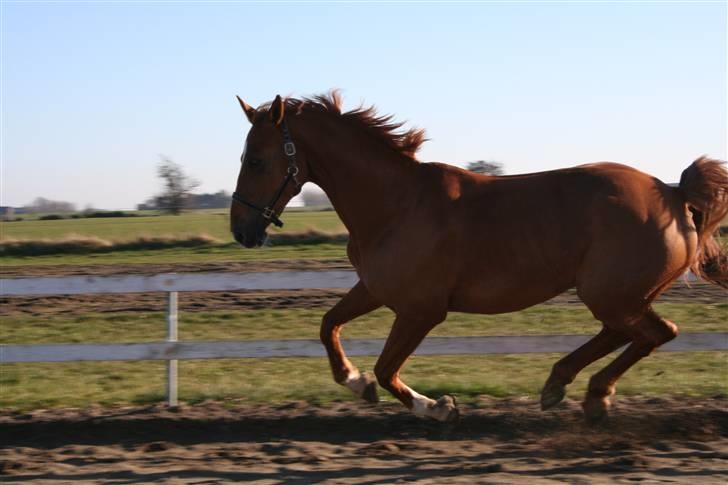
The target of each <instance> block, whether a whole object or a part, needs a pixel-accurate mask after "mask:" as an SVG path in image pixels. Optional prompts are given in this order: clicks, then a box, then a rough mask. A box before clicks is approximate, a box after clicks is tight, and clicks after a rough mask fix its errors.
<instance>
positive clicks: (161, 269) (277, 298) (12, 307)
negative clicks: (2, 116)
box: [0, 260, 728, 316]
mask: <svg viewBox="0 0 728 485" xmlns="http://www.w3.org/2000/svg"><path fill="white" fill-rule="evenodd" d="M326 269H328V270H331V269H351V266H350V265H349V263H348V262H347V261H346V260H322V261H319V260H294V261H263V262H242V263H209V264H163V265H149V264H128V265H108V266H107V265H94V266H75V265H63V266H30V267H21V266H5V267H0V275H2V276H3V277H22V276H26V277H30V276H40V275H45V276H62V275H80V274H84V275H90V274H96V275H112V274H157V273H170V272H177V273H189V272H231V271H232V272H253V271H293V270H326ZM345 293H346V290H318V289H317V290H276V291H235V292H211V293H204V292H185V294H184V297H183V298H180V309H181V310H183V311H188V312H194V311H213V310H242V309H284V308H325V307H331V306H333V305H334V304H335V303H336V302H337V301H338V300H339V299H340V298H341V297H342V296H343V295H344V294H345ZM727 301H728V291H726V290H724V289H722V288H719V287H717V286H715V285H711V284H708V283H705V282H702V281H698V282H692V283H690V284H688V283H686V282H685V281H682V280H678V281H677V282H676V283H675V284H674V285H673V286H672V287H671V288H670V289H668V290H667V291H666V292H665V293H664V294H663V295H662V296H661V297H660V298H659V300H658V302H672V303H697V304H701V303H702V304H707V303H725V302H727ZM547 303H551V304H559V305H571V304H576V305H580V304H581V301H580V300H579V297H578V296H577V295H576V292H575V291H573V290H570V291H567V292H566V293H564V294H562V295H559V296H558V297H556V298H554V299H552V300H550V301H549V302H547ZM165 305H166V297H165V295H164V294H162V293H147V294H128V295H123V294H120V295H69V296H49V297H15V298H4V297H0V315H5V316H9V315H13V314H34V315H41V314H70V313H87V312H99V313H106V312H122V311H163V310H164V309H165Z"/></svg>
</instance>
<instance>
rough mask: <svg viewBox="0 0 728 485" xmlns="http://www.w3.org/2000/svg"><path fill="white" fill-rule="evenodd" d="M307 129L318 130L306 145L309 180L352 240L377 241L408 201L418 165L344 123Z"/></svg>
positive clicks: (332, 122)
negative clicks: (374, 238) (330, 205)
mask: <svg viewBox="0 0 728 485" xmlns="http://www.w3.org/2000/svg"><path fill="white" fill-rule="evenodd" d="M321 118H324V116H321ZM327 118H328V117H327ZM307 126H311V127H316V128H314V129H313V131H312V132H311V133H309V135H308V136H306V140H305V141H306V145H307V147H306V148H307V150H306V153H307V159H308V168H309V172H310V173H309V179H310V180H311V182H313V183H315V184H316V185H318V186H319V187H321V188H322V189H323V191H324V192H326V195H327V196H328V197H329V199H330V200H331V203H332V204H333V206H334V209H335V210H336V212H337V213H338V215H339V217H340V218H341V220H342V222H343V223H344V225H345V226H346V228H347V229H348V231H349V233H350V234H351V236H352V237H355V238H357V239H360V240H361V239H363V238H367V237H376V236H377V234H378V233H379V232H380V231H381V230H385V229H386V227H387V226H388V225H389V224H390V223H391V222H394V221H395V219H396V218H397V217H398V213H399V212H400V211H401V209H402V203H403V201H404V200H411V199H408V198H407V196H408V194H409V192H410V191H411V190H412V188H413V186H414V184H413V183H412V179H413V178H414V177H415V170H414V169H415V168H416V164H415V163H414V162H411V161H408V160H403V159H402V158H400V157H402V155H400V154H399V153H397V152H396V151H394V150H393V149H392V148H390V147H387V146H386V145H384V144H382V143H379V142H377V141H376V140H374V142H373V143H369V140H366V139H365V138H364V139H363V137H368V136H369V135H367V134H366V133H360V132H358V131H357V128H355V127H351V126H347V125H346V124H345V123H340V122H338V123H337V122H336V121H335V120H331V119H326V120H319V119H317V120H316V123H310V124H307ZM352 147H356V148H352Z"/></svg>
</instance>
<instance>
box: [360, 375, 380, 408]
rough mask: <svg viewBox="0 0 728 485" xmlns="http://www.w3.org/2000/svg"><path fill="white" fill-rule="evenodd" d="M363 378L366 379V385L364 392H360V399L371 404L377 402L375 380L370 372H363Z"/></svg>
mask: <svg viewBox="0 0 728 485" xmlns="http://www.w3.org/2000/svg"><path fill="white" fill-rule="evenodd" d="M364 380H365V381H366V386H364V392H362V394H361V397H362V399H364V400H365V401H366V402H370V403H372V404H376V403H378V402H379V395H378V394H377V380H376V379H375V378H374V377H372V376H371V374H364Z"/></svg>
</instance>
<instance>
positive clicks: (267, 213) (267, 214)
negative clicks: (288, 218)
mask: <svg viewBox="0 0 728 485" xmlns="http://www.w3.org/2000/svg"><path fill="white" fill-rule="evenodd" d="M260 213H261V214H262V215H263V218H264V219H268V220H271V219H272V218H273V216H275V213H274V212H273V208H271V207H263V210H262V211H260Z"/></svg>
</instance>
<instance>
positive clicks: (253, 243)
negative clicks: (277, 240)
mask: <svg viewBox="0 0 728 485" xmlns="http://www.w3.org/2000/svg"><path fill="white" fill-rule="evenodd" d="M267 236H268V235H267V234H266V232H265V231H260V232H257V231H256V232H238V231H233V237H234V238H235V240H236V241H237V242H239V243H240V244H241V245H243V246H245V247H246V248H255V247H260V246H262V245H263V242H264V241H265V240H266V237H267Z"/></svg>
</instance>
